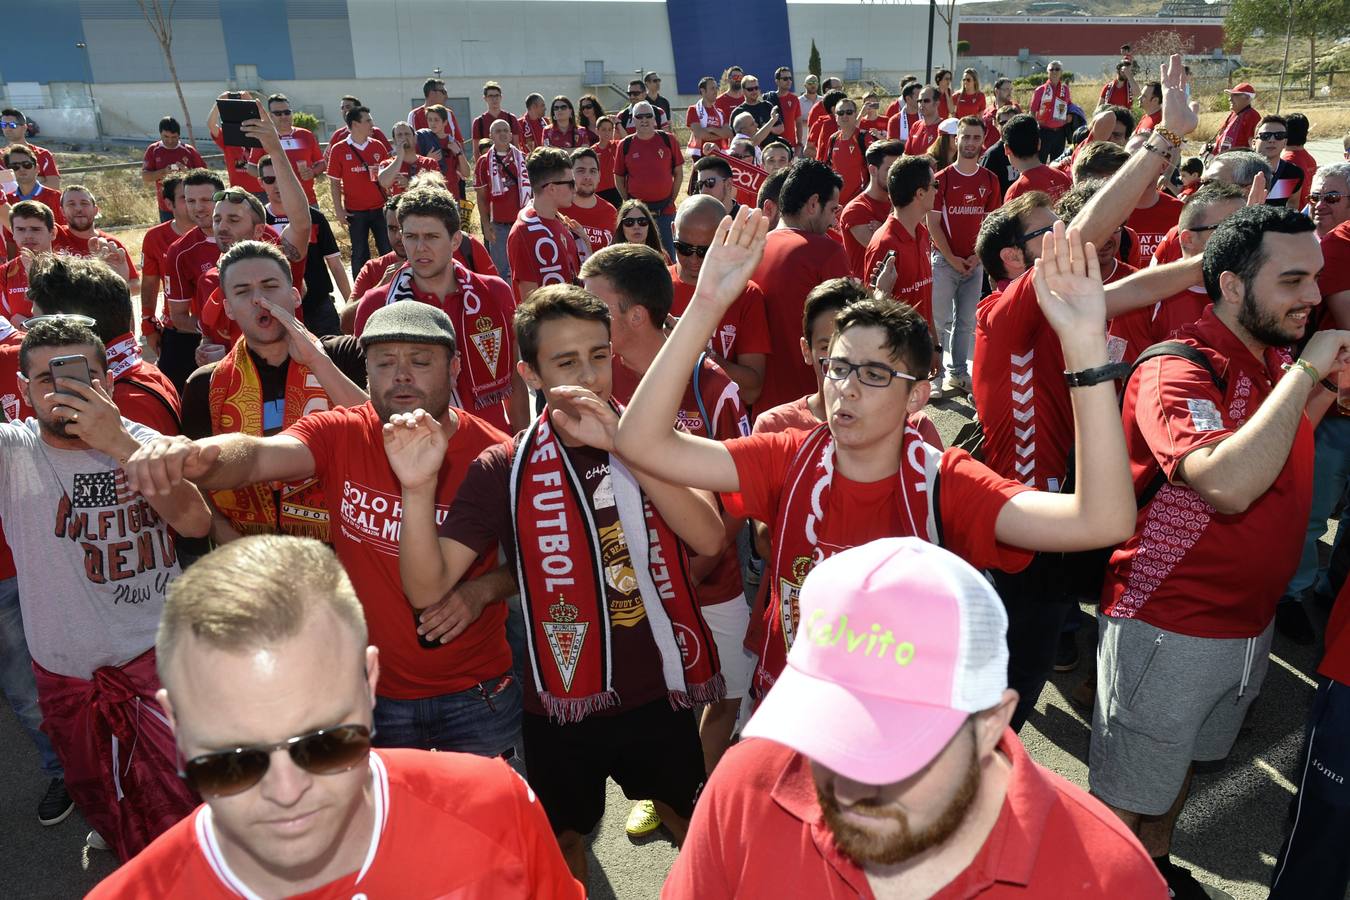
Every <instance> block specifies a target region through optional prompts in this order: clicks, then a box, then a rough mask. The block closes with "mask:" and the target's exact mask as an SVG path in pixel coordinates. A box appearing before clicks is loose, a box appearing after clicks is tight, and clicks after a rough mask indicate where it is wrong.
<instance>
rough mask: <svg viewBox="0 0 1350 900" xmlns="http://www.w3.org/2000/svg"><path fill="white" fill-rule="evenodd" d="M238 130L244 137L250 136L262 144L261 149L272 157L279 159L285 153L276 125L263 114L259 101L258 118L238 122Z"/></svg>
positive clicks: (270, 118)
mask: <svg viewBox="0 0 1350 900" xmlns="http://www.w3.org/2000/svg"><path fill="white" fill-rule="evenodd" d="M254 102H257V101H254ZM239 130H240V131H241V132H242V133H243V134H244V136H245V137H251V138H253V139H254V140H255V141H257V142H258V143H260V144H262V146H263V149H264V150H266V151H267V153H268V154H269V155H270V156H272V157H273V158H274V159H280V158H282V157H283V156H285V155H286V151H285V150H283V149H282V147H281V134H280V133H279V132H278V131H277V126H276V125H274V124H273V123H272V117H271V116H269V115H264V114H263V108H262V104H261V103H258V118H256V119H246V120H245V121H243V122H240V123H239Z"/></svg>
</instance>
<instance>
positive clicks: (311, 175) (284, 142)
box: [249, 94, 328, 206]
mask: <svg viewBox="0 0 1350 900" xmlns="http://www.w3.org/2000/svg"><path fill="white" fill-rule="evenodd" d="M267 113H268V115H270V116H271V117H272V124H274V125H275V126H276V128H277V134H279V135H281V149H283V150H285V151H286V158H287V159H289V160H290V161H291V169H292V170H294V172H295V174H296V177H298V178H299V179H300V186H301V187H303V188H304V189H305V196H306V197H308V198H309V202H310V205H311V206H318V205H319V198H318V195H316V194H315V193H314V180H315V179H316V178H318V177H319V176H320V175H322V174H323V172H324V169H325V168H326V167H327V165H328V161H327V158H326V157H325V155H324V152H323V150H321V149H320V148H319V141H318V139H317V138H315V137H314V132H312V131H310V130H309V129H308V128H297V127H295V124H294V115H295V113H294V110H292V109H291V101H290V100H289V99H287V97H286V95H285V94H271V95H269V96H268V98H267ZM264 152H265V151H264V150H263V149H262V148H261V147H254V148H253V149H252V150H251V151H250V152H249V163H250V164H252V165H253V166H254V167H255V168H256V167H257V165H258V160H259V158H261V157H262V155H263V153H264Z"/></svg>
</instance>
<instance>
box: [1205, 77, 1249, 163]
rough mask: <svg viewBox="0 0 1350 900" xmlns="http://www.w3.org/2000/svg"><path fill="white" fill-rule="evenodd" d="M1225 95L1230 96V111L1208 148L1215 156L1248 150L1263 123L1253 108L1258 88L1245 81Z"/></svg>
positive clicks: (1229, 89) (1226, 91) (1228, 90)
mask: <svg viewBox="0 0 1350 900" xmlns="http://www.w3.org/2000/svg"><path fill="white" fill-rule="evenodd" d="M1224 93H1225V94H1227V95H1228V107H1229V110H1230V111H1229V113H1228V115H1227V116H1226V117H1225V118H1224V120H1223V124H1221V125H1220V126H1219V130H1218V132H1217V133H1215V135H1214V140H1212V141H1210V143H1209V145H1208V147H1207V149H1208V150H1210V151H1211V152H1212V153H1214V154H1215V155H1218V154H1221V153H1227V152H1228V151H1229V150H1246V149H1247V148H1248V147H1250V146H1251V145H1252V138H1254V137H1256V126H1257V124H1258V123H1259V122H1260V121H1261V114H1260V113H1259V112H1257V111H1256V108H1255V107H1254V106H1252V101H1253V100H1255V99H1256V88H1254V87H1252V86H1251V84H1250V83H1248V82H1246V81H1244V82H1242V84H1239V85H1238V86H1237V87H1235V88H1228V89H1227V90H1225V91H1224Z"/></svg>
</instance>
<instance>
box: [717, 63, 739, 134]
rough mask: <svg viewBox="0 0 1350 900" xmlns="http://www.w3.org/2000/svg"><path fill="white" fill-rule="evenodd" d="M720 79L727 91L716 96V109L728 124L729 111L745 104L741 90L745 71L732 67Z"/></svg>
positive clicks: (729, 119) (729, 118)
mask: <svg viewBox="0 0 1350 900" xmlns="http://www.w3.org/2000/svg"><path fill="white" fill-rule="evenodd" d="M722 77H723V78H724V79H725V80H726V83H727V89H726V90H725V91H723V92H722V93H720V94H718V95H717V101H716V102H717V108H718V109H720V110H721V111H722V118H723V119H725V120H726V121H727V122H730V121H731V111H732V110H733V109H735V108H736V107H738V106H740V105H741V104H742V103H744V102H745V91H743V90H742V89H741V81H742V79H744V78H745V70H744V69H742V68H741V67H740V66H732V67H731V68H729V69H727V70H726V72H725V73H724V74H723V75H722Z"/></svg>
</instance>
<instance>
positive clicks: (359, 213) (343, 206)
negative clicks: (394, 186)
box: [327, 106, 425, 278]
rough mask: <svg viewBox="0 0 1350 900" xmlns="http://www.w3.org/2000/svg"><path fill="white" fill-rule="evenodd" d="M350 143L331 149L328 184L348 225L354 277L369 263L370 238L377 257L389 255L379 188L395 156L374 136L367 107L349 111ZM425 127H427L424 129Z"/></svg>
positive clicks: (372, 123)
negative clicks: (385, 165) (382, 167)
mask: <svg viewBox="0 0 1350 900" xmlns="http://www.w3.org/2000/svg"><path fill="white" fill-rule="evenodd" d="M346 122H347V128H348V129H350V133H349V134H348V135H347V139H346V140H345V141H343V142H342V143H341V144H339V145H338V146H336V147H329V148H328V167H327V172H328V184H329V186H330V187H331V188H332V190H333V209H334V210H336V211H337V214H338V215H339V216H342V217H344V218H345V219H346V221H347V233H348V235H350V237H351V240H352V277H353V278H354V277H356V273H357V272H359V271H361V267H362V266H364V265H365V264H366V260H368V259H370V238H371V237H372V236H374V238H375V251H376V255H377V256H383V255H384V254H386V253H388V252H389V231H388V230H387V229H386V228H385V227H384V200H385V196H384V189H383V188H382V187H381V186H380V181H379V175H380V163H382V162H384V161H385V160H386V159H388V158H389V157H390V156H391V155H392V154H391V151H390V149H389V145H388V144H385V143H384V142H382V141H380V140H379V139H377V138H375V137H373V136H372V134H371V132H372V130H373V129H374V128H375V122H374V120H373V119H371V118H370V110H369V109H367V108H366V107H364V106H357V107H353V108H352V109H350V110H348V111H347V115H346ZM423 127H425V126H423Z"/></svg>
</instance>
